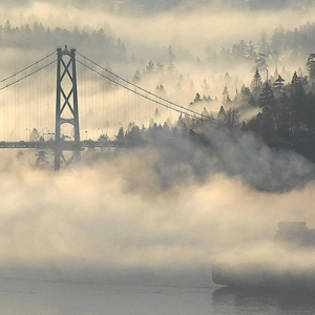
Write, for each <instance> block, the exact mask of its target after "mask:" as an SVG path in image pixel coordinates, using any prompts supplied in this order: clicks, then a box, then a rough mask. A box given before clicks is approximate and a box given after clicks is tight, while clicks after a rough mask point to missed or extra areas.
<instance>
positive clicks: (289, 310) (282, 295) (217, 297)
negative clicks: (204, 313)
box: [213, 288, 315, 315]
mask: <svg viewBox="0 0 315 315" xmlns="http://www.w3.org/2000/svg"><path fill="white" fill-rule="evenodd" d="M213 309H214V313H215V314H218V315H221V314H257V315H260V314H261V315H269V314H270V315H271V314H272V315H278V314H279V315H280V314H281V315H282V314H288V315H290V314H298V315H308V314H312V315H313V314H315V291H314V290H308V291H295V290H290V289H289V288H288V289H287V290H283V289H282V290H270V289H268V290H267V289H247V290H246V289H237V288H220V289H218V290H216V291H214V293H213Z"/></svg>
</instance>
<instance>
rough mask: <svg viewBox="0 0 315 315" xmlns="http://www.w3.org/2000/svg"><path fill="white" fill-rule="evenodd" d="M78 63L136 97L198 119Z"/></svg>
mask: <svg viewBox="0 0 315 315" xmlns="http://www.w3.org/2000/svg"><path fill="white" fill-rule="evenodd" d="M77 62H78V63H79V64H81V65H82V66H84V67H86V68H87V69H89V70H90V71H92V72H94V73H96V74H97V75H99V76H100V77H102V78H103V79H106V80H108V81H110V82H112V83H114V84H116V85H119V86H121V87H122V88H124V89H126V90H128V91H130V92H132V93H134V94H136V95H138V96H141V97H143V98H144V99H146V100H148V101H150V102H153V103H156V104H158V105H161V106H164V107H166V108H168V109H170V110H173V111H176V112H178V113H180V114H184V115H187V116H189V117H191V118H196V117H195V116H193V115H192V114H189V113H187V112H184V111H183V110H179V109H177V108H174V107H172V106H169V105H166V104H163V103H161V102H159V101H157V100H154V99H152V98H150V97H149V96H146V95H144V94H142V93H140V92H137V91H135V90H133V89H131V88H129V87H127V86H125V85H123V84H122V83H119V82H117V81H115V80H113V79H111V78H109V77H107V76H106V75H104V74H102V73H100V72H99V71H97V70H95V69H93V68H92V67H90V66H88V65H87V64H85V63H83V62H81V61H80V60H77Z"/></svg>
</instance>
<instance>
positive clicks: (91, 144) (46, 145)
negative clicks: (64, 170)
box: [0, 140, 126, 151]
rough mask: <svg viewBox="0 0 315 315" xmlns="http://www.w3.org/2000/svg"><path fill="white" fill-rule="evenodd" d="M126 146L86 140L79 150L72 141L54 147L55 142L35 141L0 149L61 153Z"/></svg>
mask: <svg viewBox="0 0 315 315" xmlns="http://www.w3.org/2000/svg"><path fill="white" fill-rule="evenodd" d="M125 146H126V145H125V144H123V143H121V142H118V141H106V142H104V141H92V140H86V141H81V142H80V145H79V148H78V145H77V144H76V143H75V142H74V141H62V142H61V143H60V145H59V146H57V145H56V142H55V141H37V142H26V141H18V142H5V141H2V142H0V149H40V150H44V149H50V150H57V148H58V147H59V150H62V151H75V150H78V149H79V150H83V149H84V148H117V147H125Z"/></svg>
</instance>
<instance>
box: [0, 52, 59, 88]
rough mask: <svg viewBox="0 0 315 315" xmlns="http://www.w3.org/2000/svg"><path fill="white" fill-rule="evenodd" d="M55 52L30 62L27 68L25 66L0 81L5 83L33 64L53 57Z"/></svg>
mask: <svg viewBox="0 0 315 315" xmlns="http://www.w3.org/2000/svg"><path fill="white" fill-rule="evenodd" d="M53 54H55V51H53V52H51V53H50V54H48V55H47V56H46V57H44V58H41V59H39V60H38V61H36V62H34V63H32V64H30V65H29V66H27V67H25V68H23V69H21V70H19V71H17V72H15V73H14V74H11V75H9V76H8V77H6V78H4V79H2V80H0V83H3V82H5V81H8V80H9V79H12V78H13V77H15V76H17V75H18V74H20V73H22V72H24V71H26V70H28V69H30V68H32V67H33V66H35V65H37V64H39V63H41V62H42V61H44V60H46V59H47V58H49V57H51V56H52V55H53Z"/></svg>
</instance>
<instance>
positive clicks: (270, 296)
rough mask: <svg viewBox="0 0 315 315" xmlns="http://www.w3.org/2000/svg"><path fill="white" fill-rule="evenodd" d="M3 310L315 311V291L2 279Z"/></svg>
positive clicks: (88, 314) (116, 314)
mask: <svg viewBox="0 0 315 315" xmlns="http://www.w3.org/2000/svg"><path fill="white" fill-rule="evenodd" d="M0 314H4V315H6V314H8V315H9V314H23V315H24V314H30V315H36V314H41V315H42V314H65V315H72V314H74V315H81V314H84V315H92V314H113V315H120V314H121V315H126V314H133V315H150V314H154V315H165V314H181V315H185V314H191V315H192V314H207V315H209V314H215V315H221V314H258V315H259V314H266V315H269V314H289V315H290V314H298V315H303V314H315V294H313V293H312V292H308V293H307V294H302V293H301V294H295V293H294V294H293V293H291V294H289V293H285V292H282V293H281V292H269V293H268V292H265V293H262V292H258V291H251V292H240V291H235V290H230V289H226V288H217V287H208V288H207V287H190V286H189V285H184V286H183V285H181V286H165V285H162V286H161V285H160V286H154V285H145V286H142V285H121V284H120V285H115V284H111V285H108V284H107V285H106V284H93V283H83V282H61V281H38V280H18V279H1V283H0Z"/></svg>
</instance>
